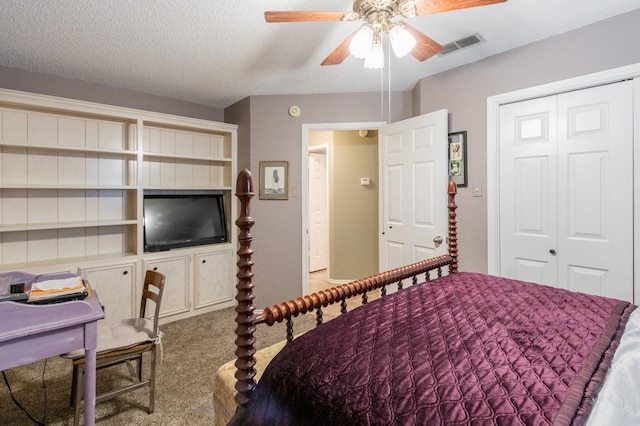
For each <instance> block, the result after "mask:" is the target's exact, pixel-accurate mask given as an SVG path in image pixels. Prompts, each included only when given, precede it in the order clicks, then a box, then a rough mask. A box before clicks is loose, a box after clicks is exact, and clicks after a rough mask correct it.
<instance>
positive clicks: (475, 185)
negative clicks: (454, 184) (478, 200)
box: [471, 182, 482, 197]
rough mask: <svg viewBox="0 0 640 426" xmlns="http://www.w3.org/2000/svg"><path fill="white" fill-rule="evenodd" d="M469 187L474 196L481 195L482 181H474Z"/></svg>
mask: <svg viewBox="0 0 640 426" xmlns="http://www.w3.org/2000/svg"><path fill="white" fill-rule="evenodd" d="M471 188H472V189H473V196H474V197H482V182H474V183H473V185H472V186H471Z"/></svg>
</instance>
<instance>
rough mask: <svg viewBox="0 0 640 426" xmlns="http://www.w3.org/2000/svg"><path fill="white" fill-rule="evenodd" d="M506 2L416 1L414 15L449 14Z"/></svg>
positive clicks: (474, 0) (501, 0)
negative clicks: (453, 11)
mask: <svg viewBox="0 0 640 426" xmlns="http://www.w3.org/2000/svg"><path fill="white" fill-rule="evenodd" d="M506 1H507V0H416V1H415V5H416V15H418V16H423V15H432V14H434V13H441V12H450V11H452V10H459V9H468V8H470V7H478V6H487V5H490V4H495V3H504V2H506Z"/></svg>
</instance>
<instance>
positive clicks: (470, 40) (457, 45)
mask: <svg viewBox="0 0 640 426" xmlns="http://www.w3.org/2000/svg"><path fill="white" fill-rule="evenodd" d="M482 41H484V39H483V38H482V36H481V35H480V34H473V35H470V36H467V37H464V38H461V39H460V40H456V41H454V42H452V43H449V44H445V45H444V46H442V50H441V51H440V54H441V55H447V54H449V53H452V52H455V51H456V50H460V49H464V48H465V47H469V46H473V45H474V44H478V43H480V42H482Z"/></svg>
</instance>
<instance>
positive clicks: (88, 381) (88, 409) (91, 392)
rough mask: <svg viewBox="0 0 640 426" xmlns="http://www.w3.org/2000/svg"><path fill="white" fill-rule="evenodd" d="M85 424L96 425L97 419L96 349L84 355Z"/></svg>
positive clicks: (88, 350)
mask: <svg viewBox="0 0 640 426" xmlns="http://www.w3.org/2000/svg"><path fill="white" fill-rule="evenodd" d="M84 360H85V365H84V424H85V425H86V426H94V424H95V419H96V350H95V349H87V350H86V351H85V355H84Z"/></svg>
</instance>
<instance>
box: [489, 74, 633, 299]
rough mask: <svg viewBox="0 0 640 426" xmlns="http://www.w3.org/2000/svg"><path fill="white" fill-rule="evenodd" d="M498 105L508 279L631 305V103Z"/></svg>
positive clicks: (563, 100)
mask: <svg viewBox="0 0 640 426" xmlns="http://www.w3.org/2000/svg"><path fill="white" fill-rule="evenodd" d="M632 93H633V92H632V83H631V82H622V83H616V84H610V85H606V86H600V87H596V88H590V89H584V90H579V91H574V92H569V93H564V94H560V95H557V96H549V97H545V98H540V99H534V100H530V101H524V102H518V103H514V104H509V105H504V106H501V107H500V123H501V126H500V127H501V129H500V272H501V275H503V276H507V277H512V278H517V279H522V280H527V281H532V282H538V283H542V284H547V285H552V286H558V287H562V288H567V289H571V290H575V291H581V292H585V293H590V294H600V295H604V296H609V297H616V298H620V299H624V300H629V301H632V300H633V95H632Z"/></svg>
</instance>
